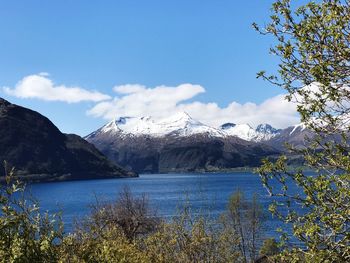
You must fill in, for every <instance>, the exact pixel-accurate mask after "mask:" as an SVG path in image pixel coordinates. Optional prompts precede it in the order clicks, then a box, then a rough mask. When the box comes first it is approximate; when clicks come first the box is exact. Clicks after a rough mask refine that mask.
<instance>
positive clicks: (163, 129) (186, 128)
mask: <svg viewBox="0 0 350 263" xmlns="http://www.w3.org/2000/svg"><path fill="white" fill-rule="evenodd" d="M97 132H101V133H113V134H119V135H122V136H126V135H132V136H142V135H146V136H152V137H161V136H165V135H174V136H175V135H176V136H190V135H194V134H206V135H208V136H212V137H224V136H225V134H224V133H222V132H221V131H220V130H218V129H215V128H213V127H210V126H207V125H205V124H203V123H201V122H199V121H197V120H194V119H192V118H191V116H190V115H188V113H186V112H179V113H176V114H174V115H172V116H169V117H167V118H162V119H153V118H152V117H150V116H146V117H120V118H118V119H116V120H114V121H111V122H109V123H107V124H106V125H105V126H103V127H102V128H100V129H99V130H98V131H97ZM89 136H90V135H89Z"/></svg>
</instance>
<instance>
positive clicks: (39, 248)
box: [0, 165, 63, 262]
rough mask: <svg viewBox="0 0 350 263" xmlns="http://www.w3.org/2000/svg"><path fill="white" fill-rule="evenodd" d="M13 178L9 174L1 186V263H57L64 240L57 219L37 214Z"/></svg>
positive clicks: (12, 174) (34, 206)
mask: <svg viewBox="0 0 350 263" xmlns="http://www.w3.org/2000/svg"><path fill="white" fill-rule="evenodd" d="M5 166H6V165H5ZM13 176H14V171H13V170H11V171H8V172H7V173H6V184H5V185H2V186H0V187H1V188H0V208H1V211H0V262H56V261H57V260H58V259H59V253H58V247H59V244H60V243H61V241H62V239H63V228H62V224H61V220H60V217H59V216H57V215H56V216H53V217H51V216H49V215H48V214H47V213H44V214H42V213H40V211H39V206H38V203H37V202H36V201H35V200H31V199H30V198H29V197H28V195H27V196H25V193H24V185H23V184H21V183H20V182H18V181H13Z"/></svg>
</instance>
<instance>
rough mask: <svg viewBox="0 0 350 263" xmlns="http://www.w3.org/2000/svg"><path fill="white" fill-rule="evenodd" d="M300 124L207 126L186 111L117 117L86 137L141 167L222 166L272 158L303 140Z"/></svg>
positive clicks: (304, 131)
mask: <svg viewBox="0 0 350 263" xmlns="http://www.w3.org/2000/svg"><path fill="white" fill-rule="evenodd" d="M309 134H310V133H309V132H308V130H307V129H305V127H304V126H303V125H300V124H299V125H296V126H292V127H288V128H286V129H275V128H273V127H272V126H271V125H269V124H260V125H258V126H257V127H256V129H254V128H252V127H251V126H250V125H248V124H234V123H225V124H223V125H221V126H219V127H211V126H209V125H206V124H203V123H201V122H199V121H197V120H195V119H193V118H191V116H189V115H188V114H187V113H185V112H180V113H177V114H175V115H173V116H169V117H168V118H163V119H155V118H152V117H150V116H147V117H121V118H118V119H115V120H113V121H111V122H109V123H107V124H106V125H104V126H103V127H101V128H100V129H98V130H96V131H95V132H93V133H91V134H89V135H88V136H86V137H85V139H86V140H87V141H89V142H90V143H92V144H94V145H95V146H96V147H97V148H98V149H99V150H101V151H102V152H103V153H104V154H105V155H106V156H107V157H109V158H110V159H111V160H112V161H114V162H115V163H118V164H120V165H122V166H124V167H126V168H127V169H129V170H133V171H136V172H139V173H162V172H189V171H190V172H195V171H198V172H199V171H220V170H229V169H233V168H237V167H255V166H258V165H259V164H260V163H261V160H262V158H265V157H268V158H276V157H277V156H278V155H279V154H281V152H283V151H284V143H286V142H291V143H293V144H296V145H299V146H303V144H304V137H305V136H306V135H309Z"/></svg>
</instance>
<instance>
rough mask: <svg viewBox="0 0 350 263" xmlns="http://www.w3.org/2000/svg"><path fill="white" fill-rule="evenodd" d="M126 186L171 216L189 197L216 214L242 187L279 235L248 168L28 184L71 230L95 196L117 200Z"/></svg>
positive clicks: (198, 206)
mask: <svg viewBox="0 0 350 263" xmlns="http://www.w3.org/2000/svg"><path fill="white" fill-rule="evenodd" d="M124 186H128V187H130V189H131V191H132V192H133V193H134V194H135V195H141V194H143V193H146V194H147V195H148V197H149V200H150V203H151V204H152V205H153V206H154V207H156V208H157V211H158V214H159V215H161V216H163V217H167V218H170V217H171V216H173V215H175V214H176V212H177V211H178V207H179V206H181V204H184V202H186V200H188V201H189V203H190V204H191V206H192V207H193V213H199V212H200V211H202V212H204V213H209V214H210V215H212V216H217V215H219V214H220V213H222V212H223V211H224V210H225V209H226V205H227V202H228V198H229V196H230V195H231V194H232V193H233V192H234V191H236V190H237V189H240V190H241V191H242V192H244V194H245V196H246V197H247V198H251V197H252V196H253V195H254V193H256V194H257V195H258V199H259V201H260V203H261V204H262V205H263V207H264V209H265V211H266V215H267V221H266V223H265V227H266V235H267V236H274V237H277V233H276V231H275V229H276V228H277V227H278V226H280V225H281V223H280V222H279V221H277V220H275V219H273V218H272V217H271V216H270V215H269V212H267V207H268V205H269V204H270V202H271V198H270V197H269V196H268V194H267V192H266V190H265V189H264V188H263V186H262V184H261V181H260V178H259V177H258V176H257V175H255V174H252V173H249V172H236V173H224V174H220V173H213V174H152V175H140V177H139V178H125V179H104V180H88V181H71V182H57V183H38V184H32V185H30V186H28V189H29V190H30V191H31V193H32V195H33V196H34V197H35V198H36V199H38V200H39V202H40V205H41V208H42V209H43V210H47V211H49V212H50V213H51V212H57V211H62V212H63V220H64V222H65V230H66V231H67V232H69V231H71V230H72V223H73V222H74V220H75V219H79V218H82V217H84V216H85V215H87V214H88V213H89V204H92V203H94V202H95V200H96V196H97V197H98V198H100V199H102V200H104V201H109V200H115V199H116V197H117V196H118V193H119V192H120V191H121V190H122V189H123V187H124Z"/></svg>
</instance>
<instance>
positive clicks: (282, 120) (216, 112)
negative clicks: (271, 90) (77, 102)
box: [87, 84, 300, 128]
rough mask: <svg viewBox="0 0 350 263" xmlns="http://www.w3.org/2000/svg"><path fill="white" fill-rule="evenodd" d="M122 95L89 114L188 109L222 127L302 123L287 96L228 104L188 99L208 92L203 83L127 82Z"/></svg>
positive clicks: (140, 113) (162, 114)
mask: <svg viewBox="0 0 350 263" xmlns="http://www.w3.org/2000/svg"><path fill="white" fill-rule="evenodd" d="M114 91H115V92H117V93H118V94H119V96H118V97H115V98H114V99H113V100H110V101H104V102H100V103H98V104H96V105H95V106H94V107H93V108H92V109H90V110H89V111H88V112H87V113H88V115H91V116H95V117H102V118H104V119H107V120H110V119H113V118H117V117H121V116H135V117H140V116H153V117H156V118H157V117H158V118H163V117H167V116H169V115H172V114H175V113H177V112H179V111H186V112H187V113H188V114H190V115H191V116H192V117H193V118H195V119H197V120H199V121H202V122H203V123H205V124H208V125H212V126H219V125H221V124H223V123H225V122H234V123H248V124H250V125H252V126H256V125H258V124H260V123H269V124H271V125H273V126H275V127H277V128H284V127H287V126H289V125H293V124H296V123H299V121H300V120H299V117H298V115H297V112H296V105H295V104H293V103H290V102H287V101H286V100H285V99H284V95H278V96H275V97H272V98H269V99H267V100H265V101H264V102H262V103H261V104H256V103H252V102H247V103H244V104H240V103H237V102H234V101H233V102H231V103H230V104H229V105H227V106H226V107H220V106H219V105H218V104H217V103H214V102H213V103H202V102H199V101H188V100H189V99H192V98H194V97H195V96H196V95H198V94H200V93H203V92H205V89H204V88H203V87H201V86H199V85H192V84H182V85H179V86H177V87H167V86H159V87H155V88H146V87H145V86H142V85H138V84H137V85H132V84H128V85H123V86H117V87H115V88H114Z"/></svg>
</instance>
